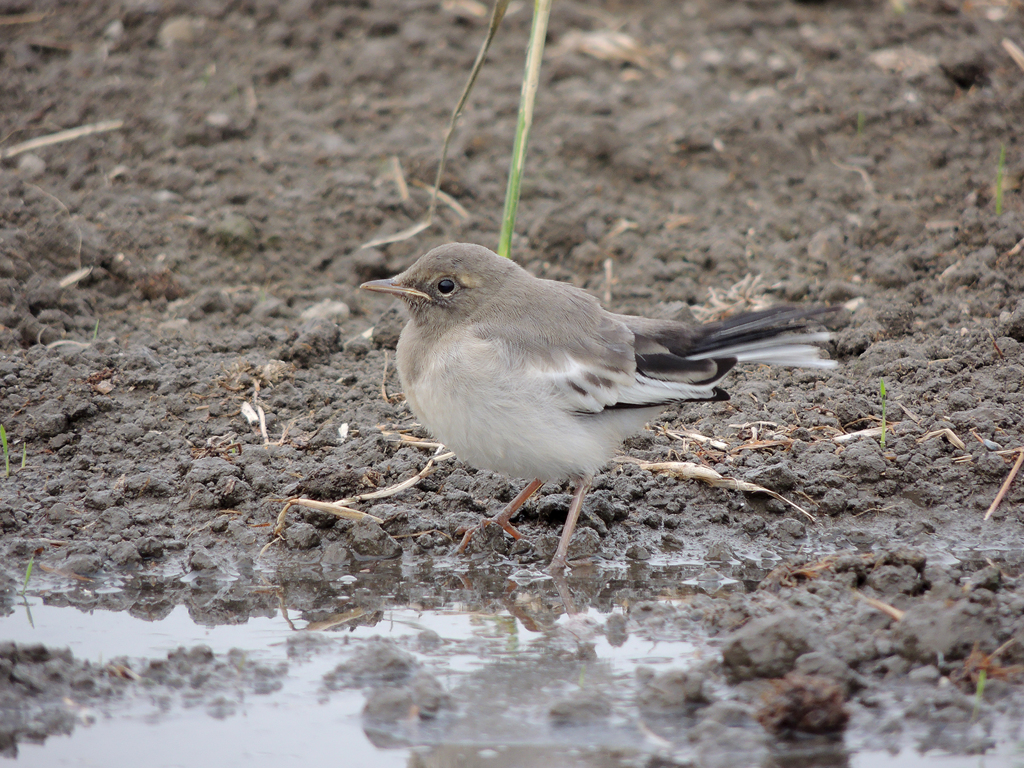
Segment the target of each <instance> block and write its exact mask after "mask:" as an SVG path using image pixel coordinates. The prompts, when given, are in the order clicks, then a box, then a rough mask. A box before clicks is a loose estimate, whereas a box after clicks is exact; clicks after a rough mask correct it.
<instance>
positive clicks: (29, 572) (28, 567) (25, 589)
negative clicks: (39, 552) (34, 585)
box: [21, 552, 36, 597]
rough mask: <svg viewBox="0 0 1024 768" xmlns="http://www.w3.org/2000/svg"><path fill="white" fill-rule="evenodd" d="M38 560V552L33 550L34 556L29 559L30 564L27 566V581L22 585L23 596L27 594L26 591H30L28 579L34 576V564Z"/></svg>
mask: <svg viewBox="0 0 1024 768" xmlns="http://www.w3.org/2000/svg"><path fill="white" fill-rule="evenodd" d="M35 561H36V553H35V552H33V553H32V556H31V557H30V558H29V559H28V566H27V567H26V568H25V581H24V583H22V585H21V596H22V597H24V596H25V592H26V591H28V580H29V579H31V578H32V564H33V563H35Z"/></svg>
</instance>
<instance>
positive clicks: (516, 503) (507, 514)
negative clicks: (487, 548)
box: [458, 480, 544, 552]
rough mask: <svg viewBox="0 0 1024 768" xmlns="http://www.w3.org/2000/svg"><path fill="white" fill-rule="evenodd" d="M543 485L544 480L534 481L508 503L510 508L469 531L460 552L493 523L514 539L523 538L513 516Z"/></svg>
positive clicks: (484, 520) (486, 519) (464, 537)
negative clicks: (513, 523)
mask: <svg viewBox="0 0 1024 768" xmlns="http://www.w3.org/2000/svg"><path fill="white" fill-rule="evenodd" d="M542 485H544V481H543V480H534V481H533V482H532V483H530V484H529V485H528V486H526V487H525V488H523V490H521V491H520V492H519V495H518V496H516V497H515V498H514V499H512V501H510V502H509V503H508V506H506V507H505V508H504V509H503V510H501V512H499V513H498V514H496V515H495V516H494V517H485V518H484V519H483V520H481V521H480V522H479V524H477V525H474V526H473V527H472V528H470V529H469V530H467V531H466V533H465V535H464V536H463V537H462V543H461V544H459V549H458V551H459V552H464V551H465V550H466V546H467V545H468V544H469V540H470V539H472V538H473V534H474V533H477V532H478V531H482V530H483V529H484V528H486V527H487V526H488V525H490V524H491V523H496V524H498V525H500V526H501V527H502V528H503V529H504V530H505V531H506V532H507V533H508V535H509V536H511V537H512V538H513V539H521V538H523V534H521V533H520V532H519V531H517V530H516V529H515V528H513V527H512V524H511V523H510V522H509V520H511V519H512V515H514V514H515V513H516V512H518V511H519V508H520V507H521V506H523V504H525V503H526V500H527V499H528V498H530V497H531V496H533V494H535V493H536V492H537V490H538V489H539V488H540V487H541V486H542Z"/></svg>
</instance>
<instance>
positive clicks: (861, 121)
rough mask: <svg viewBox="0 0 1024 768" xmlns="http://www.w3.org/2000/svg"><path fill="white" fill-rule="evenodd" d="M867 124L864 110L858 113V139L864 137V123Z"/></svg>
mask: <svg viewBox="0 0 1024 768" xmlns="http://www.w3.org/2000/svg"><path fill="white" fill-rule="evenodd" d="M866 122H867V117H865V115H864V110H863V109H862V110H861V111H860V112H858V113H857V136H858V137H860V136H863V135H864V123H866Z"/></svg>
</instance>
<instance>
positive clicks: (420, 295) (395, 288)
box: [359, 277, 431, 301]
mask: <svg viewBox="0 0 1024 768" xmlns="http://www.w3.org/2000/svg"><path fill="white" fill-rule="evenodd" d="M359 287H360V288H361V289H362V290H364V291H373V292H374V293H390V294H391V295H392V296H397V297H398V298H400V299H426V300H427V301H431V298H430V296H428V295H427V294H425V293H424V292H423V291H417V290H416V289H415V288H408V287H406V286H404V285H398V284H397V283H396V282H395V279H394V278H393V277H389V278H387V279H386V280H371V281H370V282H368V283H363V284H362V285H360V286H359Z"/></svg>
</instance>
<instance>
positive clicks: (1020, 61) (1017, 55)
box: [1002, 37, 1024, 69]
mask: <svg viewBox="0 0 1024 768" xmlns="http://www.w3.org/2000/svg"><path fill="white" fill-rule="evenodd" d="M1002 46H1003V50H1004V51H1006V52H1007V53H1008V54H1010V58H1011V59H1013V60H1014V61H1015V62H1016V64H1017V66H1018V67H1020V68H1021V69H1024V51H1022V50H1021V49H1020V46H1019V45H1017V44H1016V43H1015V42H1013V40H1011V39H1010V38H1008V37H1004V38H1003V42H1002Z"/></svg>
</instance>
